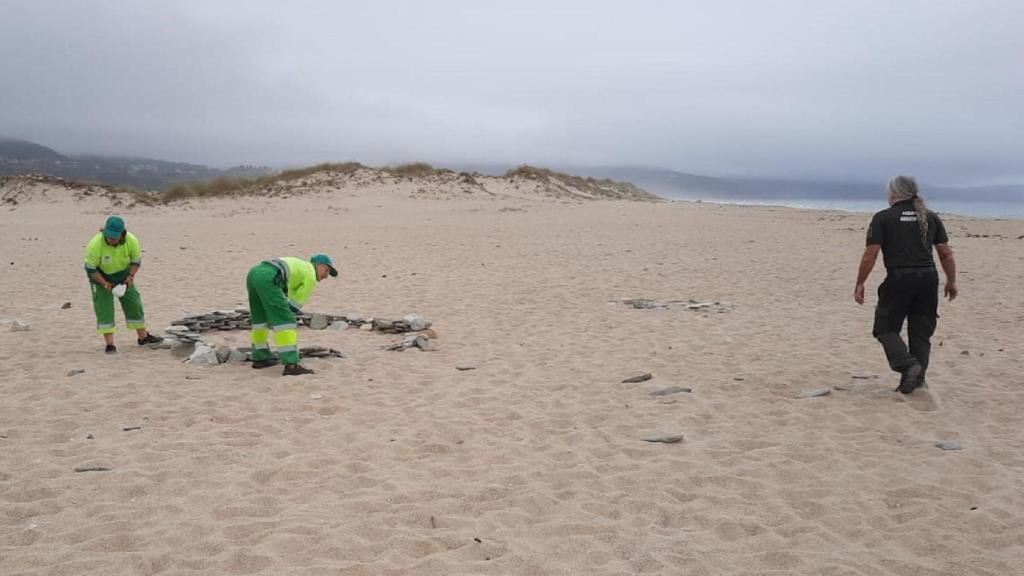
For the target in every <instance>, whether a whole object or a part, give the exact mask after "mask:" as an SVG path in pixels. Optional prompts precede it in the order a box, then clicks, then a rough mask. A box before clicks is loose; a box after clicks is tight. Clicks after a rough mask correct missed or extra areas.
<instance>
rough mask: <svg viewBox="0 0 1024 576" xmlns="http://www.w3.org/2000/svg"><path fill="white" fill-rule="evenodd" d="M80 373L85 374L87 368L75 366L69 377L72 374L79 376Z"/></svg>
mask: <svg viewBox="0 0 1024 576" xmlns="http://www.w3.org/2000/svg"><path fill="white" fill-rule="evenodd" d="M79 374H85V370H84V369H83V368H75V369H74V370H71V371H69V372H68V378H70V377H72V376H77V375H79Z"/></svg>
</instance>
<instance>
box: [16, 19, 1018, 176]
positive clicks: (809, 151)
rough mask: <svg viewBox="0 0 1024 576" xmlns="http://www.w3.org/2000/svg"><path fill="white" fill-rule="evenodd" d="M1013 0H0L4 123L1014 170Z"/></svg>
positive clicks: (174, 155)
mask: <svg viewBox="0 0 1024 576" xmlns="http://www.w3.org/2000/svg"><path fill="white" fill-rule="evenodd" d="M1021 30H1024V4H1022V3H1020V2H1016V1H1013V0H1004V1H996V0H969V1H968V0H956V1H953V0H856V1H854V0H849V1H847V0H829V1H821V0H817V1H804V0H785V1H782V0H760V1H758V0H749V1H735V0H718V1H715V2H708V1H707V0H697V1H690V0H679V1H675V2H672V1H667V0H666V1H663V2H655V1H645V0H634V1H632V2H622V1H621V0H620V1H604V0H588V1H578V2H577V1H555V0H551V1H533V0H515V1H493V2H482V1H469V0H467V1H449V0H434V1H432V2H413V1H408V2H400V1H389V0H378V1H375V2H367V1H365V0H364V1H359V2H354V1H326V0H324V1H313V0H290V1H289V2H280V1H262V0H253V1H244V2H243V1H234V2H227V1H218V0H196V1H193V0H175V1H168V0H149V1H146V2H137V1H129V0H123V1H109V0H89V1H70V0H47V1H45V2H44V1H38V0H0V54H3V55H4V56H3V57H2V58H0V78H2V79H3V81H2V83H0V136H7V137H15V138H22V139H26V140H31V141H34V142H37V143H40V144H44V145H46V146H50V147H51V148H54V149H56V150H58V151H59V152H62V153H72V154H73V153H96V154H105V155H122V156H147V157H155V158H162V159H167V160H177V161H186V162H195V163H200V164H208V165H211V166H220V167H224V166H230V165H236V164H261V165H269V166H274V167H282V166H299V165H307V164H313V163H317V162H324V161H338V162H341V161H348V160H357V161H360V162H363V163H365V164H370V165H381V164H393V163H401V162H410V161H427V162H432V163H434V164H435V165H440V166H444V165H446V164H448V165H453V164H473V163H479V164H503V165H516V164H521V163H531V164H538V165H542V166H567V165H576V166H597V165H616V166H627V165H628V166H646V167H662V168H670V169H674V170H679V171H683V172H691V173H697V174H707V175H716V176H747V177H784V178H814V179H828V180H858V181H867V180H878V179H884V178H888V177H890V176H891V175H893V174H897V173H904V174H912V175H915V176H917V177H918V179H923V180H926V181H929V182H934V183H941V184H948V185H973V184H1002V183H1024V98H1022V95H1024V66H1022V63H1024V34H1022V33H1021Z"/></svg>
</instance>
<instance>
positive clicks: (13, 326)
mask: <svg viewBox="0 0 1024 576" xmlns="http://www.w3.org/2000/svg"><path fill="white" fill-rule="evenodd" d="M0 326H2V327H3V328H4V329H6V331H7V332H27V331H29V330H31V328H32V327H31V326H30V325H29V323H28V322H24V321H22V320H17V319H5V320H0Z"/></svg>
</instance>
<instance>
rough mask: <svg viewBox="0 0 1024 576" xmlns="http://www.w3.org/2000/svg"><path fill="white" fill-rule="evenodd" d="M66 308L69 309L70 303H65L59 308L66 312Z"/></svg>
mask: <svg viewBox="0 0 1024 576" xmlns="http://www.w3.org/2000/svg"><path fill="white" fill-rule="evenodd" d="M68 308H71V302H65V303H64V305H63V306H61V307H60V309H61V310H67V309H68Z"/></svg>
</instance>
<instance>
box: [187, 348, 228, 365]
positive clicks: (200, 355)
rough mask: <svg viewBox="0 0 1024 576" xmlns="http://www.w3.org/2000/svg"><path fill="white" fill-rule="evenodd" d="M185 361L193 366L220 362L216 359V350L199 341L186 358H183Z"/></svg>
mask: <svg viewBox="0 0 1024 576" xmlns="http://www.w3.org/2000/svg"><path fill="white" fill-rule="evenodd" d="M185 363H186V364H192V365H193V366H216V365H218V364H220V361H219V360H217V351H216V350H214V349H213V348H211V347H209V346H207V345H206V344H203V343H201V342H200V343H199V344H196V348H195V350H193V351H192V354H191V355H190V356H189V357H188V360H185Z"/></svg>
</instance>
